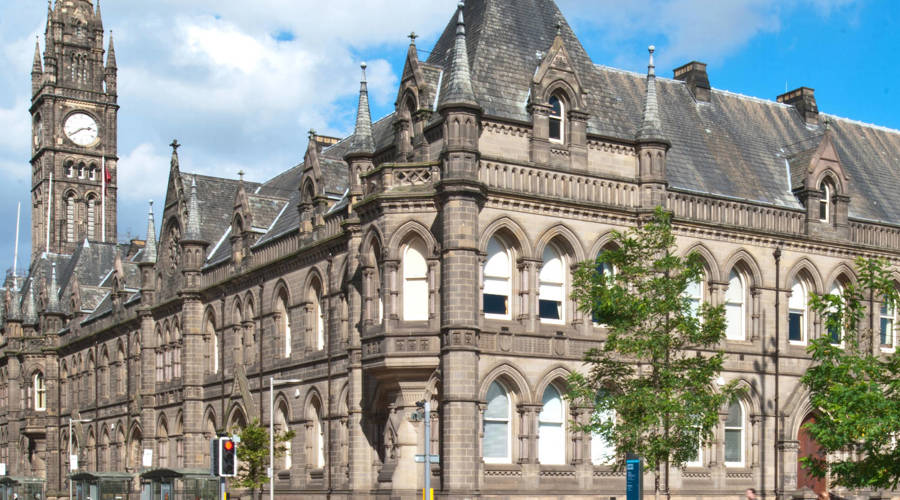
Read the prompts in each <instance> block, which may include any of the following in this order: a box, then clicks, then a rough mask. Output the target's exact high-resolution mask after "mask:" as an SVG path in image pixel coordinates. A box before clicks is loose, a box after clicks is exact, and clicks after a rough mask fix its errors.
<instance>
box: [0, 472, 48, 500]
mask: <svg viewBox="0 0 900 500" xmlns="http://www.w3.org/2000/svg"><path fill="white" fill-rule="evenodd" d="M16 496H18V499H19V500H44V480H43V479H38V478H34V477H16V476H3V477H0V500H12V499H14V498H16Z"/></svg>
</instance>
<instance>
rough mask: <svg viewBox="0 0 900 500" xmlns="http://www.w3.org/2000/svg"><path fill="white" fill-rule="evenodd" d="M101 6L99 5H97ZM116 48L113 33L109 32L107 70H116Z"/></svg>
mask: <svg viewBox="0 0 900 500" xmlns="http://www.w3.org/2000/svg"><path fill="white" fill-rule="evenodd" d="M97 5H98V6H99V5H100V4H99V3H98V4H97ZM116 68H118V66H116V46H115V45H114V44H113V32H112V30H110V31H109V50H108V51H107V52H106V69H107V70H109V69H116Z"/></svg>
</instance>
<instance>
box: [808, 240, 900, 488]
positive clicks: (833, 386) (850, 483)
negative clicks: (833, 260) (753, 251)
mask: <svg viewBox="0 0 900 500" xmlns="http://www.w3.org/2000/svg"><path fill="white" fill-rule="evenodd" d="M856 268H857V273H858V282H857V283H856V284H852V283H851V284H847V285H846V286H844V287H843V289H842V293H841V294H840V295H836V294H827V295H821V296H819V295H816V294H811V298H810V302H809V304H810V308H811V309H812V310H813V311H815V312H816V313H817V314H819V315H820V316H821V317H822V318H824V323H825V331H826V334H825V335H823V336H821V337H820V338H818V339H815V340H813V341H811V343H810V346H809V352H810V353H811V354H812V359H813V365H812V367H810V368H809V369H808V370H807V371H806V374H805V375H804V376H803V378H802V379H801V380H802V382H803V384H805V385H806V387H807V388H808V389H809V391H810V403H811V406H812V407H813V408H814V410H815V412H816V413H815V420H814V422H810V423H807V424H806V430H807V431H808V432H809V433H810V435H811V436H812V437H813V439H815V440H816V442H818V444H819V446H820V447H821V449H822V452H823V455H821V456H806V457H801V459H800V460H801V462H802V463H803V464H804V466H806V467H807V468H808V469H809V471H810V473H811V474H812V475H813V476H816V477H825V476H826V475H828V476H829V477H830V480H831V483H832V484H835V485H841V486H846V487H848V488H892V489H893V488H896V487H897V485H898V481H900V445H898V441H900V354H898V353H897V352H895V353H893V354H892V355H890V356H887V355H884V354H882V353H881V352H880V351H881V349H880V348H879V347H878V343H877V342H876V340H875V339H876V335H877V334H878V331H877V329H876V328H877V327H876V326H875V325H876V323H875V318H877V317H878V311H879V309H878V307H879V304H877V303H876V302H875V300H878V301H879V302H884V303H886V304H887V305H888V307H889V308H893V307H895V306H896V304H897V300H898V294H897V290H896V288H895V285H894V280H893V278H892V277H891V273H890V271H889V270H888V269H889V267H888V263H887V261H885V260H883V259H867V258H858V259H857V260H856ZM869 314H871V316H869ZM867 316H868V321H866V319H867ZM878 326H879V327H880V324H878ZM891 327H893V325H891ZM892 330H893V328H892ZM889 333H890V335H892V336H893V331H890V332H889ZM833 336H834V337H833ZM835 339H837V340H839V342H834V340H835ZM876 353H877V354H876Z"/></svg>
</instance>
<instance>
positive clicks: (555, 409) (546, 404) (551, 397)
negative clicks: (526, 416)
mask: <svg viewBox="0 0 900 500" xmlns="http://www.w3.org/2000/svg"><path fill="white" fill-rule="evenodd" d="M541 403H542V404H543V407H542V408H541V414H540V415H539V416H538V420H540V421H541V422H558V423H562V421H563V404H562V398H561V397H560V396H559V391H557V390H556V388H554V387H553V386H552V385H551V386H548V387H547V389H546V390H545V391H544V397H543V398H542V401H541Z"/></svg>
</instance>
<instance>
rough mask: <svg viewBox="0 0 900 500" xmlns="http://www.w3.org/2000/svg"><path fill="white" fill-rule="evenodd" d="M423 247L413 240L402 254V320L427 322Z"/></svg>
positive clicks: (425, 273)
mask: <svg viewBox="0 0 900 500" xmlns="http://www.w3.org/2000/svg"><path fill="white" fill-rule="evenodd" d="M424 250H425V249H424V246H423V245H422V242H421V241H420V240H414V241H413V242H411V243H410V244H408V245H407V246H406V249H405V250H404V252H403V320H404V321H427V320H428V263H427V262H426V261H425V257H424V254H425V252H424Z"/></svg>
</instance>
